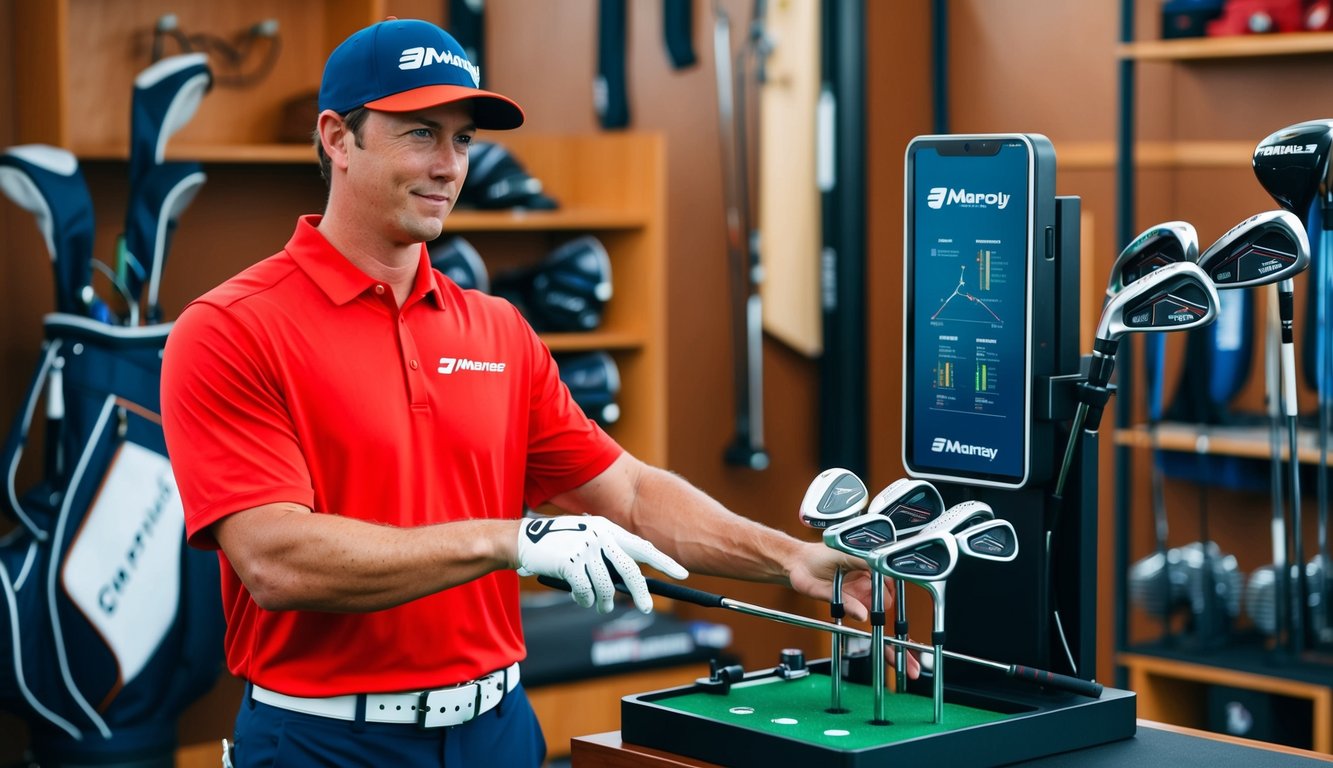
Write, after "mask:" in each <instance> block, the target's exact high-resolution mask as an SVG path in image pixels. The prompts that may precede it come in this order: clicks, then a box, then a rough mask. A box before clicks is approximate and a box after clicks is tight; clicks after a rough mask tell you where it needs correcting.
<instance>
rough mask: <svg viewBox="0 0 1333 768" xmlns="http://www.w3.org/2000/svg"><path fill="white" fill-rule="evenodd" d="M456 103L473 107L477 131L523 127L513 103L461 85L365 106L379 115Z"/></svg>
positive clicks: (427, 89)
mask: <svg viewBox="0 0 1333 768" xmlns="http://www.w3.org/2000/svg"><path fill="white" fill-rule="evenodd" d="M456 101H471V102H472V103H473V113H472V119H473V121H474V122H476V124H477V127H478V128H481V129H484V130H488V131H507V130H510V129H513V128H517V127H519V126H520V125H522V124H523V110H522V109H521V108H520V107H519V106H518V104H516V103H515V102H514V101H513V100H512V99H509V98H507V97H505V96H501V95H500V94H498V93H492V92H490V91H483V90H480V89H477V88H467V87H464V86H461V85H426V86H422V87H420V88H413V89H412V90H410V91H403V92H402V93H395V94H393V95H391V96H385V97H384V98H382V99H376V100H374V101H368V102H366V105H365V106H366V108H367V109H375V110H379V111H380V112H415V111H417V110H419V109H430V108H431V107H438V106H440V105H441V104H452V103H453V102H456Z"/></svg>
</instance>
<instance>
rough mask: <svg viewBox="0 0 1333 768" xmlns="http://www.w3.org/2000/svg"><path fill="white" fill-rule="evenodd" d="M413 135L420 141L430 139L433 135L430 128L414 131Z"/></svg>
mask: <svg viewBox="0 0 1333 768" xmlns="http://www.w3.org/2000/svg"><path fill="white" fill-rule="evenodd" d="M412 135H413V136H416V137H417V138H420V139H429V138H430V137H431V135H432V133H431V130H430V129H429V128H417V129H415V130H413V131H412Z"/></svg>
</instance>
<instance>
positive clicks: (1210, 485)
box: [1112, 119, 1333, 747]
mask: <svg viewBox="0 0 1333 768" xmlns="http://www.w3.org/2000/svg"><path fill="white" fill-rule="evenodd" d="M1330 154H1333V119H1319V120H1308V121H1304V122H1300V123H1296V124H1293V125H1289V126H1286V127H1284V128H1281V129H1279V130H1277V131H1274V132H1273V133H1271V134H1270V135H1268V136H1267V137H1264V138H1263V139H1261V140H1260V141H1259V142H1258V143H1257V144H1256V145H1255V147H1254V150H1253V152H1252V158H1251V164H1252V167H1253V171H1254V174H1255V179H1256V180H1257V181H1258V182H1259V184H1260V186H1261V187H1262V188H1263V190H1264V191H1265V192H1266V193H1267V194H1268V196H1270V197H1271V198H1272V200H1273V202H1274V203H1275V204H1276V205H1275V207H1274V209H1273V210H1268V211H1260V212H1256V213H1254V214H1253V215H1251V216H1248V217H1246V218H1245V219H1243V220H1242V221H1240V222H1239V223H1237V224H1236V225H1235V226H1234V227H1232V229H1231V230H1229V231H1228V232H1226V233H1224V234H1223V235H1221V237H1219V238H1218V239H1217V240H1216V241H1215V242H1214V243H1213V244H1212V245H1211V246H1209V247H1208V248H1206V249H1205V248H1199V247H1198V245H1197V243H1198V241H1197V238H1196V237H1195V233H1194V228H1193V227H1191V226H1189V225H1188V224H1186V223H1184V222H1174V224H1176V225H1178V226H1180V227H1181V228H1188V233H1189V237H1188V238H1187V239H1190V240H1191V242H1190V244H1189V247H1181V246H1180V245H1178V244H1168V243H1166V241H1165V240H1163V241H1162V242H1159V243H1155V244H1153V245H1152V246H1150V247H1149V248H1147V249H1145V250H1151V251H1155V256H1153V257H1152V258H1155V259H1156V260H1158V261H1159V262H1160V263H1163V264H1164V263H1168V262H1172V261H1177V260H1186V261H1193V262H1195V263H1197V264H1198V265H1199V266H1201V267H1202V268H1203V269H1204V270H1205V271H1206V272H1208V273H1209V275H1210V276H1211V277H1212V278H1213V279H1214V282H1215V283H1216V285H1217V288H1218V289H1219V290H1220V291H1221V296H1222V299H1223V301H1222V307H1221V313H1220V315H1219V320H1218V322H1217V323H1216V324H1215V325H1214V326H1212V327H1209V328H1204V329H1201V330H1200V331H1196V332H1192V333H1191V334H1190V335H1189V337H1188V339H1187V342H1186V344H1185V346H1184V350H1183V352H1182V355H1181V357H1180V358H1178V360H1177V363H1178V365H1179V370H1180V372H1179V376H1178V377H1177V378H1176V381H1177V383H1176V386H1175V390H1174V393H1173V394H1172V397H1171V400H1170V401H1169V402H1167V401H1166V399H1165V397H1164V395H1165V394H1166V393H1165V391H1164V390H1165V386H1164V382H1165V381H1166V380H1167V379H1168V378H1169V377H1168V375H1167V371H1166V368H1167V363H1166V357H1165V355H1164V354H1163V353H1162V350H1160V349H1157V350H1149V352H1148V355H1147V366H1146V369H1145V371H1144V372H1143V375H1142V376H1140V377H1138V378H1137V382H1136V383H1141V384H1142V385H1144V386H1145V388H1146V397H1145V398H1144V399H1145V400H1146V404H1147V412H1148V422H1147V424H1146V429H1142V430H1132V432H1146V437H1147V448H1148V449H1149V450H1150V451H1151V453H1152V458H1151V465H1150V466H1151V469H1152V478H1151V504H1152V518H1151V519H1152V529H1153V530H1152V541H1153V544H1152V550H1151V551H1150V552H1149V553H1148V554H1146V555H1142V554H1139V555H1138V556H1137V557H1134V558H1131V542H1134V541H1138V540H1139V539H1137V538H1135V537H1134V536H1133V532H1132V530H1131V528H1130V522H1129V517H1128V516H1127V515H1126V516H1125V519H1124V520H1121V521H1120V522H1119V526H1120V533H1119V535H1118V539H1119V543H1118V545H1117V567H1118V568H1119V569H1120V570H1121V572H1122V573H1123V575H1124V579H1125V581H1124V590H1123V594H1124V595H1125V598H1124V604H1123V605H1122V606H1121V608H1120V617H1119V620H1118V623H1119V628H1118V630H1117V642H1118V645H1119V646H1120V648H1121V649H1122V650H1123V651H1124V652H1125V653H1127V654H1129V655H1130V658H1132V659H1133V660H1134V661H1133V662H1132V664H1133V665H1137V666H1132V667H1131V669H1133V670H1137V669H1138V668H1139V666H1143V665H1145V664H1150V663H1156V662H1158V661H1160V662H1161V663H1174V662H1188V663H1195V664H1197V663H1199V662H1203V663H1205V664H1207V665H1209V666H1211V667H1219V668H1225V669H1226V670H1230V671H1238V672H1246V673H1252V674H1254V675H1261V676H1265V677H1275V678H1284V679H1286V680H1289V681H1293V682H1295V683H1298V684H1300V685H1304V686H1310V687H1311V688H1310V690H1312V691H1313V690H1318V689H1322V688H1326V687H1328V686H1333V621H1331V620H1330V614H1329V611H1330V607H1329V601H1330V597H1333V593H1331V592H1330V587H1333V584H1330V581H1329V578H1328V574H1327V564H1328V562H1329V538H1328V515H1329V512H1328V508H1329V503H1330V500H1329V492H1330V491H1329V478H1328V453H1329V441H1330V433H1331V432H1333V423H1331V422H1333V409H1331V408H1330V403H1333V400H1331V399H1330V398H1331V397H1333V394H1331V393H1333V383H1331V382H1333V365H1331V364H1330V360H1333V346H1330V345H1331V344H1333V313H1331V312H1330V309H1329V307H1330V300H1331V299H1333V292H1331V287H1330V280H1329V277H1330V273H1331V272H1333V262H1331V260H1333V239H1330V234H1329V230H1330V229H1333V168H1331V167H1330ZM1162 226H1164V225H1157V228H1160V227H1162ZM1149 231H1152V228H1150V230H1149ZM1145 234H1146V233H1145ZM1143 238H1144V236H1140V238H1139V239H1140V240H1141V239H1143ZM1135 242H1138V241H1137V240H1136V241H1135ZM1132 248H1134V245H1133V244H1131V246H1130V247H1129V248H1127V249H1126V250H1127V251H1128V250H1130V249H1132ZM1123 258H1124V255H1123V254H1122V259H1123ZM1117 266H1119V262H1117ZM1114 270H1115V268H1113V272H1114ZM1294 278H1295V279H1294ZM1112 279H1114V274H1113V276H1112ZM1293 279H1294V280H1293ZM1260 287H1262V288H1263V289H1264V290H1266V291H1267V295H1266V296H1265V305H1266V308H1267V312H1266V314H1261V313H1260V312H1259V310H1258V309H1257V308H1256V307H1257V301H1258V299H1257V297H1256V296H1255V293H1256V291H1252V290H1249V289H1250V288H1260ZM1232 289H1239V290H1232ZM1297 296H1299V297H1300V298H1301V299H1302V300H1303V301H1304V312H1303V313H1301V315H1302V316H1301V317H1296V315H1297V314H1298V312H1297V310H1296V307H1297V298H1296V297H1297ZM1256 338H1257V339H1260V340H1261V341H1262V342H1263V346H1264V350H1263V357H1262V358H1261V359H1258V360H1256V359H1254V358H1255V357H1256V350H1255V349H1254V347H1256V346H1258V344H1257V343H1256V342H1255V341H1254V340H1255V339H1256ZM1297 345H1299V347H1298V346H1297ZM1252 376H1262V380H1263V384H1264V387H1263V394H1264V407H1263V410H1262V411H1258V410H1246V409H1243V408H1238V407H1236V405H1235V401H1236V400H1237V398H1238V396H1239V394H1240V392H1241V389H1242V388H1243V386H1244V385H1245V383H1246V382H1247V381H1248V380H1249V379H1250V378H1251V377H1252ZM1302 384H1303V385H1304V387H1305V388H1306V389H1308V390H1311V391H1312V392H1313V393H1314V395H1315V397H1316V398H1317V401H1316V402H1317V405H1316V407H1315V408H1313V409H1307V410H1306V412H1301V410H1300V404H1299V403H1298V400H1297V394H1298V388H1299V387H1300V385H1302ZM1121 421H1122V422H1125V423H1123V424H1122V426H1125V427H1128V426H1129V424H1128V423H1127V422H1128V419H1123V418H1122V419H1121ZM1126 431H1130V430H1126ZM1168 435H1170V436H1168ZM1224 443H1225V444H1236V445H1244V446H1253V448H1252V449H1249V448H1247V449H1246V450H1239V449H1233V448H1229V447H1227V445H1224ZM1260 446H1263V448H1266V450H1263V449H1262V448H1260ZM1167 479H1174V480H1176V481H1182V483H1183V484H1185V485H1187V486H1188V485H1192V486H1194V490H1195V492H1196V493H1197V497H1198V504H1197V508H1198V509H1197V528H1195V529H1193V530H1191V531H1190V533H1188V534H1185V535H1181V534H1179V533H1178V532H1177V531H1176V526H1175V525H1168V515H1167V503H1166V498H1167V494H1166V492H1165V491H1164V489H1163V485H1164V483H1165V481H1166V480H1167ZM1129 489H1130V483H1129V482H1128V479H1126V480H1124V481H1123V482H1121V483H1120V487H1119V491H1120V492H1121V493H1128V492H1129ZM1227 492H1231V493H1235V492H1243V493H1250V494H1253V495H1256V496H1259V495H1261V494H1265V495H1267V496H1268V497H1269V499H1270V500H1271V510H1270V509H1266V510H1264V513H1263V520H1262V522H1266V523H1267V525H1266V526H1264V528H1266V529H1267V533H1268V535H1267V536H1265V537H1264V538H1263V544H1264V549H1265V552H1263V553H1262V555H1261V559H1260V560H1259V561H1258V563H1257V564H1256V563H1255V562H1254V554H1255V553H1254V552H1253V549H1254V548H1253V547H1245V546H1244V543H1245V542H1246V540H1253V537H1251V536H1249V535H1248V532H1249V531H1254V532H1256V533H1257V532H1258V531H1260V530H1263V528H1261V527H1260V526H1259V525H1258V524H1254V525H1251V524H1250V523H1249V522H1246V523H1243V524H1238V523H1237V522H1236V521H1235V520H1234V519H1233V520H1228V525H1227V526H1225V530H1221V529H1222V528H1223V527H1222V526H1218V525H1217V522H1216V521H1215V520H1214V521H1210V520H1209V517H1210V513H1209V507H1210V500H1209V497H1210V494H1218V495H1220V493H1227ZM1311 501H1313V502H1314V504H1313V507H1314V510H1315V512H1314V514H1313V515H1312V514H1310V508H1311V506H1312V505H1311V504H1310V502H1311ZM1310 517H1314V518H1315V520H1314V521H1310V520H1309V518H1310ZM1178 522H1179V520H1177V521H1176V523H1178ZM1210 529H1212V530H1210ZM1312 531H1313V532H1314V533H1315V538H1314V541H1313V542H1312V541H1310V538H1309V534H1310V533H1311V532H1312ZM1171 534H1175V535H1174V536H1171ZM1218 534H1223V535H1218ZM1225 534H1230V535H1229V536H1227V535H1225ZM1220 540H1223V541H1226V542H1227V543H1226V544H1224V543H1223V541H1220ZM1228 546H1231V547H1237V548H1238V549H1240V550H1246V551H1237V552H1230V551H1227V547H1228ZM1269 547H1271V550H1270V549H1269ZM1269 552H1271V556H1269ZM1237 555H1241V557H1238V556H1237ZM1247 570H1248V572H1247ZM1200 654H1204V655H1203V656H1202V657H1201V656H1200ZM1135 674H1141V673H1140V672H1137V671H1136V672H1135ZM1302 690H1304V689H1302ZM1300 695H1302V694H1300V693H1297V692H1295V689H1293V692H1292V693H1291V694H1290V695H1281V694H1279V693H1277V692H1265V691H1260V690H1249V689H1246V688H1242V687H1227V686H1226V685H1224V684H1223V683H1220V682H1219V683H1216V684H1214V685H1211V686H1210V688H1209V691H1208V696H1209V698H1208V703H1209V712H1208V719H1209V722H1210V723H1211V725H1210V726H1209V727H1210V728H1213V727H1215V728H1216V729H1217V730H1223V731H1225V732H1228V733H1232V734H1235V735H1246V736H1249V737H1251V738H1261V739H1264V740H1267V741H1276V742H1280V743H1287V744H1291V745H1295V746H1306V747H1309V746H1311V742H1310V732H1311V727H1310V723H1311V718H1312V714H1311V708H1310V706H1309V705H1308V703H1305V702H1302V701H1300V700H1299V698H1298V697H1299V696H1300ZM1237 712H1241V713H1242V714H1241V715H1237V714H1236V713H1237Z"/></svg>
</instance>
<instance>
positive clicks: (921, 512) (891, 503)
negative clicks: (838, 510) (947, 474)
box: [869, 478, 944, 691]
mask: <svg viewBox="0 0 1333 768" xmlns="http://www.w3.org/2000/svg"><path fill="white" fill-rule="evenodd" d="M869 511H870V512H872V513H880V514H885V515H888V517H889V520H891V521H892V522H893V527H894V530H896V531H897V532H898V539H899V540H902V539H905V538H907V537H908V536H913V535H915V534H916V533H918V532H919V531H920V530H921V529H922V528H923V527H924V526H925V525H927V524H928V523H930V522H931V521H932V520H934V519H935V518H937V517H939V516H940V515H942V514H944V499H943V498H942V497H941V496H940V492H939V491H938V490H937V489H936V488H935V486H933V485H931V484H930V483H929V482H927V481H925V480H916V479H911V478H902V479H899V480H894V481H893V482H892V483H890V484H889V485H888V487H886V488H885V489H884V490H882V491H880V492H879V493H877V494H875V498H874V499H873V500H872V501H871V502H870V509H869ZM904 584H905V582H904V581H903V580H902V579H894V582H893V588H894V595H895V599H894V611H895V618H894V623H893V636H894V637H896V638H898V639H899V640H906V639H907V594H906V592H907V590H906V589H904ZM894 669H895V670H896V671H897V683H898V684H897V688H896V690H898V691H905V690H907V658H906V652H905V651H904V650H903V649H902V648H901V647H899V648H898V653H897V655H895V656H894Z"/></svg>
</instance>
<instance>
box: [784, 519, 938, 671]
mask: <svg viewBox="0 0 1333 768" xmlns="http://www.w3.org/2000/svg"><path fill="white" fill-rule="evenodd" d="M838 567H841V568H842V569H843V574H844V576H843V583H842V598H843V603H844V605H845V607H846V609H847V616H848V618H850V619H852V620H855V621H864V620H865V619H868V618H869V617H870V603H871V598H870V596H871V579H872V578H873V577H872V575H871V572H870V570H869V566H867V565H866V562H865V561H864V560H862V559H860V558H857V557H852V556H851V555H845V554H843V553H841V552H837V551H835V550H832V549H829V548H828V547H825V546H823V545H821V544H806V545H805V546H804V547H803V548H802V556H801V557H800V558H799V559H797V560H796V562H794V563H793V564H792V567H791V575H790V579H791V585H792V588H793V589H795V590H796V591H797V592H800V593H802V594H804V595H807V596H809V597H813V598H815V599H816V600H820V601H822V602H828V601H829V599H830V598H831V597H833V574H834V572H835V571H836V569H837V568H838ZM896 599H897V595H895V594H894V588H893V581H892V580H886V582H885V585H884V610H885V612H886V613H888V614H892V613H893V605H894V600H896ZM884 653H885V655H887V656H888V658H889V662H890V663H893V662H894V660H895V659H896V657H897V651H896V650H894V649H893V647H892V646H889V645H887V644H886V645H885V648H884ZM906 656H907V676H908V677H910V678H912V679H913V680H915V679H916V678H917V677H918V676H919V675H920V674H921V662H920V661H919V660H918V659H917V658H916V656H914V655H912V654H911V653H908V654H906Z"/></svg>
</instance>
